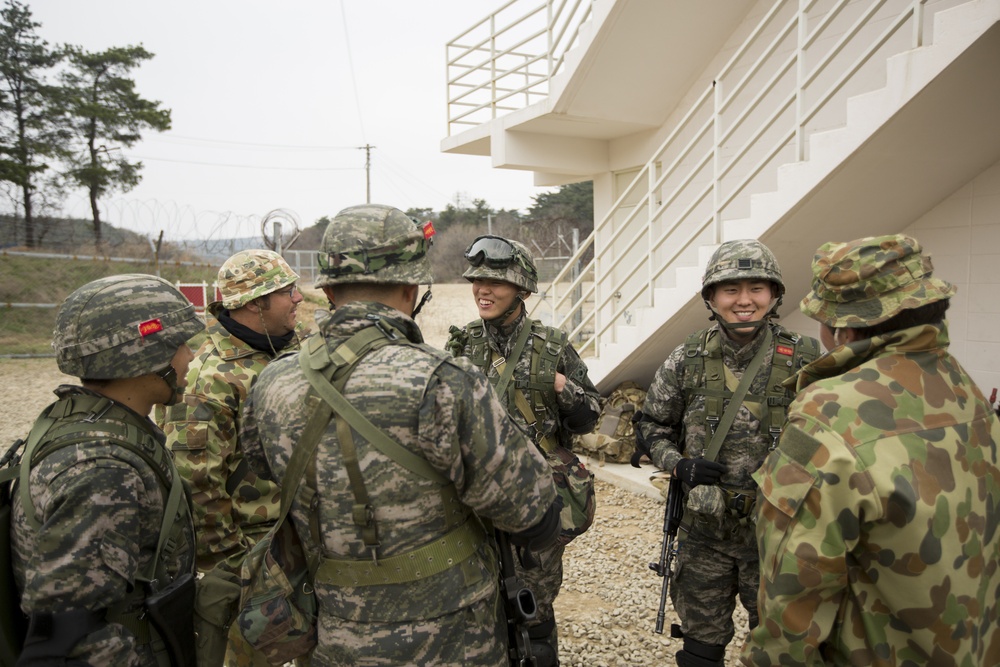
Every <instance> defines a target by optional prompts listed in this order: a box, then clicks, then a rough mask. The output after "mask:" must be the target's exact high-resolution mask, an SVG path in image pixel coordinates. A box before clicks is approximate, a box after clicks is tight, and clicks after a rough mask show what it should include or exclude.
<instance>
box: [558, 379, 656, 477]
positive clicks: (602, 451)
mask: <svg viewBox="0 0 1000 667" xmlns="http://www.w3.org/2000/svg"><path fill="white" fill-rule="evenodd" d="M645 400H646V392H645V391H644V390H643V389H642V388H641V387H639V385H637V384H636V383H635V382H632V381H631V380H626V381H625V382H622V383H621V384H620V385H618V386H617V387H615V389H614V391H612V392H611V394H610V395H609V396H608V397H607V398H602V399H601V414H600V415H599V416H598V418H597V425H596V426H595V427H594V430H593V431H592V432H590V433H584V434H582V435H576V436H573V449H574V450H576V451H577V452H579V453H581V454H586V455H587V456H590V457H593V458H596V459H599V460H600V462H601V463H605V462H608V461H610V462H611V463H628V462H629V460H630V459H631V458H632V454H633V453H634V452H635V426H634V424H633V419H632V417H633V416H634V415H635V414H636V413H637V412H639V411H640V410H642V404H643V403H644V402H645Z"/></svg>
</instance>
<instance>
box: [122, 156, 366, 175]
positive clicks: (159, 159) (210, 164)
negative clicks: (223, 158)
mask: <svg viewBox="0 0 1000 667" xmlns="http://www.w3.org/2000/svg"><path fill="white" fill-rule="evenodd" d="M131 157H134V158H136V159H138V160H150V161H152V162H173V163H175V164H197V165H202V166H206V167H231V168H233V169H270V170H273V171H360V170H361V169H363V167H275V166H272V165H266V166H258V165H252V164H226V163H223V162H199V161H197V160H169V159H167V158H162V157H144V156H142V155H132V156H131Z"/></svg>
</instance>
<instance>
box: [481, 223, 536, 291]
mask: <svg viewBox="0 0 1000 667" xmlns="http://www.w3.org/2000/svg"><path fill="white" fill-rule="evenodd" d="M465 259H466V260H467V261H468V262H469V264H471V266H470V267H469V268H468V269H466V271H465V273H463V274H462V277H463V278H465V279H466V280H468V281H469V282H472V281H473V280H475V279H476V278H483V279H486V280H500V281H503V282H505V283H510V284H512V285H515V286H517V287H519V288H521V289H522V290H526V291H528V292H531V293H535V292H537V291H538V270H537V269H536V268H535V260H534V259H532V257H531V253H530V252H528V249H527V248H526V247H525V246H524V245H523V244H521V243H519V242H517V241H513V240H511V239H505V238H503V237H500V236H480V237H479V238H477V239H476V240H475V241H473V242H472V244H471V245H470V246H469V247H468V248H467V249H466V250H465Z"/></svg>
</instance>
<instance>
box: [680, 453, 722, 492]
mask: <svg viewBox="0 0 1000 667" xmlns="http://www.w3.org/2000/svg"><path fill="white" fill-rule="evenodd" d="M676 471H677V479H679V480H681V481H682V482H684V483H685V484H687V485H688V486H690V487H692V488H693V487H696V486H699V485H701V484H715V483H716V482H718V481H719V478H721V477H722V475H723V474H724V473H727V472H729V468H728V467H727V466H725V465H723V464H721V463H716V462H715V461H709V460H708V459H681V460H680V461H679V462H678V463H677V468H676Z"/></svg>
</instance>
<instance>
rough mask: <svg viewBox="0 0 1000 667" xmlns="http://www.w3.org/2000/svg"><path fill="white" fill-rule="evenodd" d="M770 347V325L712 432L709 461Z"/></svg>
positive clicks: (716, 451) (731, 422) (718, 447)
mask: <svg viewBox="0 0 1000 667" xmlns="http://www.w3.org/2000/svg"><path fill="white" fill-rule="evenodd" d="M770 348H771V329H770V327H765V329H764V341H763V342H762V343H761V345H760V347H759V348H758V349H757V353H756V354H755V355H753V359H751V360H750V364H749V365H748V366H747V369H746V370H745V371H744V372H743V377H742V378H741V379H740V386H739V387H737V388H736V391H735V392H733V397H732V398H731V399H730V400H729V405H728V406H727V407H726V411H725V412H724V413H723V415H722V419H721V421H720V422H719V425H718V427H717V428H716V429H715V432H714V433H713V434H712V440H711V441H710V442H709V443H708V448H707V449H706V450H705V458H706V459H708V460H709V461H714V460H715V457H717V456H718V455H719V450H720V449H721V448H722V441H723V440H725V439H726V434H727V433H729V427H730V426H732V425H733V420H734V419H736V413H737V411H739V409H740V406H741V405H743V399H744V398H745V397H746V395H747V392H748V391H749V390H750V384H751V383H752V382H753V379H754V377H756V375H757V372H758V371H759V370H760V367H761V366H762V365H763V364H764V356H765V355H766V354H767V351H768V350H769V349H770Z"/></svg>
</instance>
